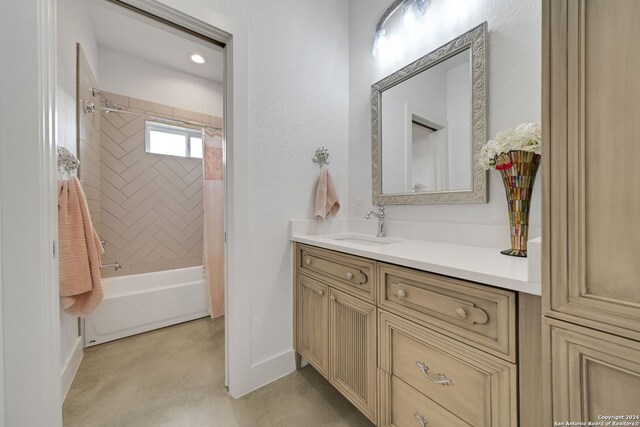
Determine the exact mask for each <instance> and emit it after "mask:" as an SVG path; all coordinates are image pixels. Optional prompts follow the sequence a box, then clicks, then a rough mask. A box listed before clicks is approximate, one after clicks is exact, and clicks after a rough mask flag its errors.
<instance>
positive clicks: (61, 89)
mask: <svg viewBox="0 0 640 427" xmlns="http://www.w3.org/2000/svg"><path fill="white" fill-rule="evenodd" d="M57 4H58V6H57V15H58V16H57V19H58V40H57V48H58V57H57V60H58V64H57V65H58V70H57V71H58V85H57V90H58V93H57V96H56V99H57V102H56V108H57V110H58V111H57V113H58V121H57V138H58V145H61V146H63V147H65V148H67V149H69V150H70V151H71V152H73V153H75V152H76V43H80V44H81V45H82V50H83V51H84V54H85V56H86V57H87V61H88V62H89V65H90V66H91V69H92V70H93V73H94V74H95V76H96V78H98V81H99V79H100V76H98V45H97V43H96V38H95V35H94V33H93V30H92V28H91V20H90V19H89V11H88V9H87V5H86V3H85V1H83V0H57Z"/></svg>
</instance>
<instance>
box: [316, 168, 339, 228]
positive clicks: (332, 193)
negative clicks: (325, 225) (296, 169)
mask: <svg viewBox="0 0 640 427" xmlns="http://www.w3.org/2000/svg"><path fill="white" fill-rule="evenodd" d="M339 210H340V198H339V197H338V192H337V191H336V186H335V185H334V184H333V179H332V178H331V174H330V173H329V169H328V168H327V167H326V166H323V167H322V171H321V172H320V178H319V179H318V187H317V189H316V218H319V219H322V220H324V219H325V218H326V217H328V216H330V215H332V216H335V215H336V214H337V213H338V211H339Z"/></svg>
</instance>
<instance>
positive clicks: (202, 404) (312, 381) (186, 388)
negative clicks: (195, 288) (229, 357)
mask: <svg viewBox="0 0 640 427" xmlns="http://www.w3.org/2000/svg"><path fill="white" fill-rule="evenodd" d="M223 383H224V321H223V320H222V318H220V319H216V320H215V321H212V320H211V319H209V318H204V319H199V320H194V321H192V322H187V323H183V324H180V325H176V326H172V327H169V328H164V329H160V330H157V331H152V332H148V333H145V334H141V335H136V336H133V337H129V338H125V339H122V340H119V341H114V342H111V343H107V344H102V345H99V346H96V347H92V348H88V349H86V350H85V354H84V359H83V361H82V364H81V365H80V369H79V371H78V374H77V376H76V378H75V380H74V382H73V385H72V386H71V390H70V391H69V394H68V395H67V399H66V400H65V402H64V406H63V415H64V425H65V427H75V426H82V427H88V426H91V427H93V426H109V427H115V426H135V427H142V426H171V427H178V426H185V427H186V426H188V427H193V426H224V427H232V426H242V427H244V426H304V427H312V426H371V425H372V424H371V423H370V422H369V421H368V420H367V419H366V418H365V417H364V416H363V415H362V414H360V413H359V412H358V410H357V409H355V407H353V406H352V405H351V404H350V403H349V402H348V401H347V400H346V399H345V398H344V397H342V395H341V394H340V393H339V392H338V391H336V390H335V389H334V388H333V387H332V386H331V385H330V384H329V383H328V382H327V381H326V380H325V379H324V378H322V376H321V375H320V374H318V373H317V372H316V371H315V370H314V369H313V368H311V367H307V368H304V369H302V370H300V371H298V372H294V373H292V374H290V375H287V376H286V377H284V378H282V379H280V380H278V381H275V382H273V383H271V384H269V385H268V386H266V387H263V388H261V389H259V390H256V391H255V392H253V393H251V394H249V395H247V396H244V397H243V398H241V399H237V400H236V399H232V398H231V397H230V396H229V395H228V393H227V391H226V389H225V387H224V384H223Z"/></svg>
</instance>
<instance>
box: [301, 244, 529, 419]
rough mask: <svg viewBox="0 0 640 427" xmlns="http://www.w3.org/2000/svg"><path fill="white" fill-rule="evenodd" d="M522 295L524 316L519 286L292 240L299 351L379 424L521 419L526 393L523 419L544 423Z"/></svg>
mask: <svg viewBox="0 0 640 427" xmlns="http://www.w3.org/2000/svg"><path fill="white" fill-rule="evenodd" d="M524 300H527V303H528V304H529V308H528V310H523V313H522V315H521V316H520V319H518V313H517V310H516V308H517V303H518V297H517V294H516V293H515V292H512V291H508V290H502V289H496V288H493V287H489V286H483V285H478V284H475V283H470V282H466V281H463V280H458V279H453V278H449V277H444V276H440V275H436V274H431V273H427V272H423V271H418V270H414V269H410V268H405V267H399V266H395V265H390V264H386V263H382V262H377V261H373V260H369V259H364V258H359V257H355V256H351V255H347V254H343V253H339V252H335V251H330V250H326V249H321V248H317V247H314V246H309V245H303V244H299V243H296V244H295V304H294V312H295V315H294V317H295V322H294V325H295V326H294V329H295V331H294V335H295V349H296V351H297V353H298V354H299V355H301V356H304V357H305V358H306V359H307V360H308V361H309V363H310V364H311V365H312V366H313V367H315V368H316V369H317V370H318V371H319V372H320V373H321V374H322V375H323V376H325V377H326V378H327V379H328V380H329V382H330V383H331V384H333V385H334V386H335V387H336V388H337V389H338V390H339V391H340V392H341V393H342V394H343V395H344V396H345V397H346V398H347V399H349V400H350V401H351V402H352V403H353V404H354V405H355V406H356V407H357V408H358V409H360V411H362V413H364V414H365V415H366V416H367V417H368V418H369V419H371V421H373V422H374V423H375V424H376V425H379V426H398V427H404V426H418V427H421V426H427V425H428V426H430V427H437V426H443V427H444V426H446V427H449V426H486V427H489V426H504V427H507V426H509V427H511V426H516V425H519V420H518V418H519V413H518V406H519V400H518V399H519V395H527V398H528V399H529V400H527V401H526V402H525V403H522V402H521V403H520V406H521V409H520V413H523V412H524V413H527V414H532V415H531V417H528V420H529V421H528V422H522V423H520V425H522V426H529V425H531V426H535V425H539V420H540V416H541V414H538V413H536V414H533V413H534V412H536V411H537V407H536V405H537V402H538V401H539V396H535V395H536V394H539V393H538V391H537V390H534V389H535V388H536V387H537V385H538V384H539V381H538V378H539V376H540V371H539V368H538V367H537V365H536V363H539V357H538V356H534V355H535V354H537V352H539V345H538V344H535V343H534V344H533V345H532V347H531V350H532V351H531V353H530V354H529V355H527V356H525V357H524V358H520V359H521V360H519V357H518V348H519V347H523V346H525V347H526V346H528V345H530V342H531V343H533V340H531V341H528V338H527V337H528V336H532V337H533V336H535V335H537V337H538V340H539V334H540V330H539V329H540V328H539V324H540V308H539V304H540V303H539V298H538V297H532V298H530V299H527V298H526V297H524V298H523V301H524ZM536 307H537V308H536ZM519 320H520V322H519ZM525 321H526V322H528V323H529V325H528V327H527V328H521V329H522V331H521V333H520V334H519V333H518V329H519V328H518V325H519V324H523V323H524V322H525ZM536 331H537V332H536ZM525 341H526V342H525ZM522 363H524V365H525V366H526V369H525V370H524V371H526V372H523V370H522V367H521V366H520V364H522ZM519 371H520V372H521V374H519ZM527 372H528V373H529V374H527ZM519 375H522V376H523V377H526V378H527V385H526V387H525V388H523V387H519V384H518V377H519ZM527 375H528V376H527ZM529 379H530V380H529ZM527 411H528V412H527Z"/></svg>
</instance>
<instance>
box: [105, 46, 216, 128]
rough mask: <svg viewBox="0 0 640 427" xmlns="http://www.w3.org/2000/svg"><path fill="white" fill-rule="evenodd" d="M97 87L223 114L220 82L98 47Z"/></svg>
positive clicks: (172, 104)
mask: <svg viewBox="0 0 640 427" xmlns="http://www.w3.org/2000/svg"><path fill="white" fill-rule="evenodd" d="M98 74H99V81H100V89H102V90H105V91H107V92H112V93H117V94H120V95H125V96H130V97H132V98H138V99H143V100H145V101H152V102H157V103H159V104H164V105H171V106H172V107H178V108H183V109H185V110H191V111H197V112H199V113H203V114H210V115H213V116H217V117H222V109H223V88H222V84H220V83H216V82H214V81H211V80H207V79H203V78H201V77H197V76H194V75H192V74H188V73H185V72H183V71H180V70H177V69H173V68H169V67H166V66H164V65H160V64H156V63H153V62H149V61H146V60H144V59H140V58H137V57H135V56H131V55H129V54H126V53H123V52H119V51H116V50H113V49H109V48H105V47H103V46H100V47H99V48H98Z"/></svg>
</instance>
